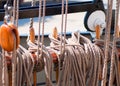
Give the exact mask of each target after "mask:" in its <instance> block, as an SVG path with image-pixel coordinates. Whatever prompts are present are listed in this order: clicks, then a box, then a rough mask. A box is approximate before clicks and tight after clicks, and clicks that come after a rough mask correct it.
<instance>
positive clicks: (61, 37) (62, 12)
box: [57, 0, 64, 86]
mask: <svg viewBox="0 0 120 86" xmlns="http://www.w3.org/2000/svg"><path fill="white" fill-rule="evenodd" d="M61 15H62V16H61V36H60V46H61V47H60V55H61V54H62V53H63V52H62V39H63V36H62V35H63V22H64V0H62V8H61ZM60 57H61V56H60ZM60 57H58V73H59V75H58V82H57V86H59V85H60V76H61V75H60V74H61V73H60V69H61V67H60V64H61V61H60Z"/></svg>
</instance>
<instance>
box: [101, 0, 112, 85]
mask: <svg viewBox="0 0 120 86" xmlns="http://www.w3.org/2000/svg"><path fill="white" fill-rule="evenodd" d="M112 3H113V0H108V11H107V12H108V13H107V21H106V22H107V25H106V30H105V37H106V38H105V60H104V66H103V73H102V84H101V85H102V86H106V79H107V61H108V58H109V57H108V50H109V48H108V47H109V42H110V28H111V19H112Z"/></svg>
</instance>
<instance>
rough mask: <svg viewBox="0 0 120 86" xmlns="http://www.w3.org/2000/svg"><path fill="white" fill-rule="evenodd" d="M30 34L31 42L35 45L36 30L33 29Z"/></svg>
mask: <svg viewBox="0 0 120 86" xmlns="http://www.w3.org/2000/svg"><path fill="white" fill-rule="evenodd" d="M29 32H30V41H31V42H33V43H34V42H35V31H34V28H33V27H31V28H30V31H29Z"/></svg>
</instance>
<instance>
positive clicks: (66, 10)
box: [63, 0, 68, 51]
mask: <svg viewBox="0 0 120 86" xmlns="http://www.w3.org/2000/svg"><path fill="white" fill-rule="evenodd" d="M67 14H68V0H66V8H65V27H64V49H63V51H64V50H65V39H66V28H67Z"/></svg>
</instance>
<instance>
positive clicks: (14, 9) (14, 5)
mask: <svg viewBox="0 0 120 86" xmlns="http://www.w3.org/2000/svg"><path fill="white" fill-rule="evenodd" d="M16 1H17V0H14V1H13V21H12V22H13V24H15V19H16Z"/></svg>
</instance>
